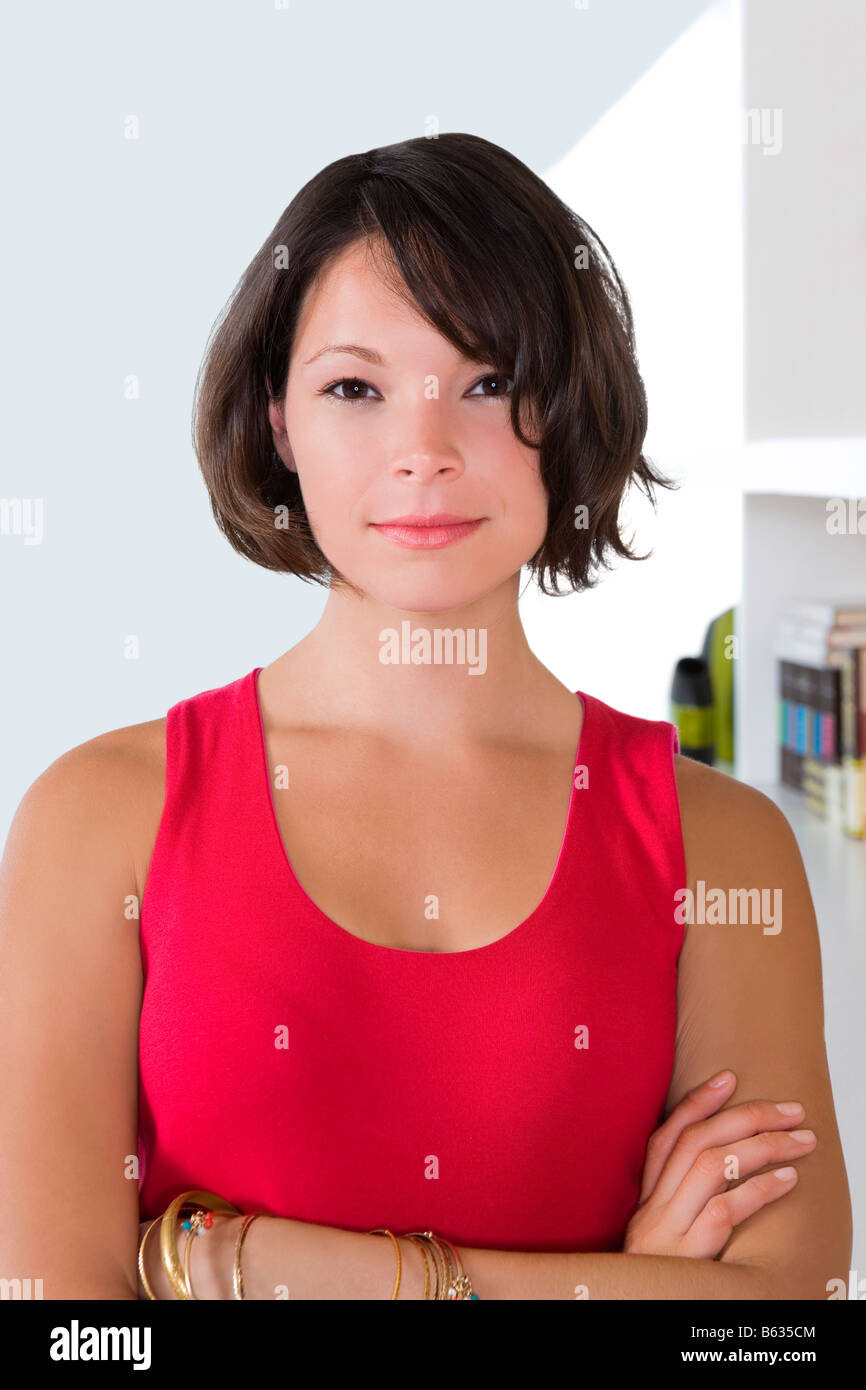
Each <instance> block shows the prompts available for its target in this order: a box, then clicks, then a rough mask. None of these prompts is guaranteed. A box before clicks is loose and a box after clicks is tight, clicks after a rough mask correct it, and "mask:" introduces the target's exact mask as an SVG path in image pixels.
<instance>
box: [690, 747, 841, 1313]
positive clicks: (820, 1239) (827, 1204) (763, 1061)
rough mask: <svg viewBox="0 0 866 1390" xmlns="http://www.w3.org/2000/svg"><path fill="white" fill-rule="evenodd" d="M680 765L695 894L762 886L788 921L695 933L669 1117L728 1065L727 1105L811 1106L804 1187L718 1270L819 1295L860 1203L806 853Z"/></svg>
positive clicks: (734, 790) (735, 1243)
mask: <svg viewBox="0 0 866 1390" xmlns="http://www.w3.org/2000/svg"><path fill="white" fill-rule="evenodd" d="M677 765H678V766H677V781H678V787H679V794H680V805H681V810H682V821H683V834H684V839H685V848H686V861H687V870H688V882H689V886H690V887H691V888H692V890H693V891H696V890H697V881H698V880H699V879H702V880H703V881H704V884H705V885H706V888H707V890H709V889H710V888H722V889H723V890H724V891H725V894H726V895H728V896H729V894H728V890H729V889H735V890H736V889H743V890H747V889H751V888H757V889H766V890H768V895H767V899H766V906H767V907H768V908H769V909H770V911H769V912H767V913H766V914H764V917H765V919H766V918H769V917H771V916H773V915H774V911H773V909H774V907H775V908H778V909H779V910H780V913H781V915H780V917H778V918H777V921H776V922H775V923H774V922H771V921H768V920H763V921H762V922H760V923H755V924H749V923H744V922H742V921H740V922H739V923H729V924H728V925H714V924H712V923H710V922H697V921H696V922H694V923H693V924H692V925H689V926H688V927H687V928H686V940H685V943H684V946H683V950H682V954H681V956H680V962H679V1025H678V1033H677V1047H676V1063H675V1068H674V1074H673V1078H672V1082H671V1087H670V1092H669V1096H668V1105H667V1111H668V1113H669V1112H670V1110H671V1109H673V1107H674V1106H675V1105H676V1104H677V1102H678V1100H679V1099H680V1097H681V1096H682V1095H683V1094H684V1093H685V1092H686V1091H687V1090H689V1088H690V1087H692V1086H693V1085H695V1083H696V1082H697V1081H698V1080H700V1079H701V1078H703V1077H705V1076H709V1075H710V1074H711V1073H712V1072H714V1071H719V1070H721V1069H722V1068H723V1067H730V1068H731V1069H732V1070H733V1071H734V1072H735V1073H736V1076H737V1088H736V1090H735V1091H734V1092H733V1093H732V1095H731V1097H730V1100H729V1101H728V1102H727V1104H728V1105H733V1104H740V1103H742V1102H743V1101H748V1100H751V1099H763V1098H766V1097H770V1096H772V1097H773V1098H778V1099H784V1100H791V1101H799V1102H800V1103H801V1104H802V1105H803V1107H804V1111H805V1116H804V1118H803V1120H802V1122H801V1123H802V1126H803V1127H804V1128H808V1129H812V1130H814V1132H815V1134H816V1136H817V1144H816V1145H815V1147H814V1149H813V1151H812V1152H811V1153H808V1154H807V1155H806V1156H805V1157H804V1158H803V1159H802V1160H801V1161H800V1162H798V1163H797V1173H798V1179H797V1184H796V1187H795V1188H794V1190H793V1191H792V1192H790V1193H789V1194H788V1195H787V1196H786V1197H784V1198H783V1200H782V1201H780V1202H778V1203H775V1204H773V1205H771V1206H767V1207H765V1208H763V1209H762V1210H761V1211H758V1212H756V1213H755V1214H754V1215H753V1216H750V1217H749V1218H748V1219H747V1220H746V1221H744V1222H743V1223H742V1224H741V1225H739V1226H738V1227H737V1228H736V1230H735V1231H734V1232H733V1233H732V1235H731V1237H730V1240H729V1241H728V1243H727V1245H726V1247H725V1249H724V1251H723V1253H722V1256H721V1263H722V1264H736V1265H738V1266H740V1267H750V1268H752V1269H754V1270H756V1271H759V1272H761V1273H762V1274H763V1276H764V1278H765V1279H766V1281H767V1282H768V1284H769V1286H770V1287H771V1288H772V1289H773V1291H774V1293H773V1296H774V1297H777V1298H783V1299H803V1298H808V1299H823V1298H826V1297H827V1296H828V1295H827V1283H828V1281H829V1280H831V1279H839V1278H841V1279H843V1280H844V1281H845V1282H846V1283H847V1278H848V1270H849V1266H850V1261H851V1249H852V1221H851V1202H850V1197H849V1192H848V1180H847V1174H846V1171H845V1163H844V1158H843V1154H842V1147H841V1143H840V1140H839V1131H838V1127H837V1123H836V1114H835V1108H834V1104H833V1094H832V1088H831V1084H830V1075H829V1070H828V1066H827V1055H826V1049H825V1044H824V1009H823V993H822V973H821V952H820V944H819V937H818V928H817V924H816V920H815V911H814V907H813V904H812V897H811V893H810V890H809V884H808V881H807V878H806V873H805V869H804V867H803V861H802V857H801V854H800V850H799V846H798V844H797V840H796V837H795V835H794V832H793V831H792V829H791V827H790V825H789V823H788V821H787V819H786V818H785V816H784V815H783V814H782V812H781V811H780V810H779V808H778V807H777V806H776V805H775V803H774V802H772V801H771V800H770V799H769V798H768V797H766V796H764V795H763V794H762V793H761V792H758V791H756V790H755V789H754V788H752V787H748V786H745V785H744V784H743V783H741V782H737V781H736V780H734V779H733V778H731V777H727V776H725V775H724V774H723V773H721V772H719V771H717V770H715V769H712V768H707V767H702V766H701V765H700V764H697V763H694V762H692V761H691V760H690V759H688V758H682V757H678V758H677ZM706 915H707V916H709V913H707V914H706ZM728 915H730V914H728ZM740 915H741V916H743V915H745V914H742V913H740ZM780 923H781V930H777V929H776V928H777V927H778V926H779V924H780ZM827 929H828V930H829V931H832V929H833V923H832V922H830V923H827Z"/></svg>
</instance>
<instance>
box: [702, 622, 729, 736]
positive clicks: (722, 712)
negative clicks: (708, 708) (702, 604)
mask: <svg viewBox="0 0 866 1390" xmlns="http://www.w3.org/2000/svg"><path fill="white" fill-rule="evenodd" d="M732 639H733V640H732ZM735 641H736V638H735V633H734V609H733V608H729V609H728V610H727V612H725V613H721V614H720V615H719V617H718V618H714V619H713V621H712V622H711V623H710V625H709V627H708V628H707V635H706V638H705V639H704V649H703V652H702V656H703V658H704V660H705V661H706V663H707V668H708V670H709V673H710V683H711V685H712V690H713V703H712V721H713V740H712V741H713V745H714V748H715V759H716V761H717V762H722V763H733V761H734V650H735V646H734V643H735Z"/></svg>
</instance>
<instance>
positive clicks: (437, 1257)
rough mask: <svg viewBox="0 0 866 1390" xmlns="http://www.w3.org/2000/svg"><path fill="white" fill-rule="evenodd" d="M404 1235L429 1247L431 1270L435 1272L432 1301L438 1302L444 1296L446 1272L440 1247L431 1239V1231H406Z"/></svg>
mask: <svg viewBox="0 0 866 1390" xmlns="http://www.w3.org/2000/svg"><path fill="white" fill-rule="evenodd" d="M406 1234H407V1235H413V1236H417V1238H418V1239H419V1240H422V1241H423V1242H424V1244H425V1245H429V1247H430V1250H431V1252H432V1256H433V1268H434V1270H435V1271H436V1288H435V1290H434V1293H433V1300H434V1302H438V1301H440V1300H441V1299H442V1298H444V1296H445V1295H444V1292H443V1290H444V1286H445V1273H446V1271H445V1260H444V1256H443V1254H442V1250H441V1247H440V1246H438V1245H437V1244H436V1241H435V1240H434V1238H433V1232H432V1231H408V1232H407V1233H406ZM440 1265H441V1266H442V1274H441V1275H440V1273H439V1268H440Z"/></svg>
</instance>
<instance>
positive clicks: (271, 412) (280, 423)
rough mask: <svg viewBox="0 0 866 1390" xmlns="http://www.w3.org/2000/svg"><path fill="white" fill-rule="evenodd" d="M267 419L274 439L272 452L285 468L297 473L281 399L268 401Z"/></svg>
mask: <svg viewBox="0 0 866 1390" xmlns="http://www.w3.org/2000/svg"><path fill="white" fill-rule="evenodd" d="M268 420H269V423H270V426H271V437H272V439H273V441H274V453H275V454H276V456H277V458H278V459H279V460H280V462H281V463H283V464H284V465H285V467H286V468H288V469H290V470H291V472H292V473H297V471H298V470H297V468H296V466H295V456H294V454H293V453H292V446H291V444H290V443H289V436H288V435H287V434H286V420H285V415H284V414H283V403H282V401H279V400H275V399H273V398H271V399H270V400H269V401H268Z"/></svg>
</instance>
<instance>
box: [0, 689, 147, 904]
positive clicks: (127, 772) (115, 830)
mask: <svg viewBox="0 0 866 1390" xmlns="http://www.w3.org/2000/svg"><path fill="white" fill-rule="evenodd" d="M165 728H166V716H164V715H163V716H162V717H161V718H159V719H150V720H146V721H144V722H142V723H138V724H129V725H126V726H124V727H121V728H117V729H110V730H108V731H107V732H105V733H102V734H97V735H95V736H94V737H93V738H89V739H86V740H85V741H84V742H82V743H79V744H75V745H74V746H73V747H71V748H69V749H67V750H66V751H65V752H63V753H61V754H60V755H59V756H58V757H57V758H55V759H54V760H53V762H51V763H49V765H48V766H47V767H46V768H45V770H44V771H43V772H41V773H40V774H39V775H38V776H37V777H36V778H35V779H34V780H33V782H32V783H31V784H30V786H29V787H28V788H27V790H26V791H25V793H24V795H23V797H22V798H21V800H20V802H19V804H18V807H17V809H16V812H15V815H14V817H13V821H12V826H11V827H10V831H9V836H8V838H7V849H8V848H9V845H10V842H11V843H12V844H13V847H14V848H16V850H17V852H18V853H19V854H23V855H24V856H25V857H29V856H30V855H39V856H44V857H45V858H46V859H50V858H51V857H52V854H53V851H57V852H58V857H59V858H61V859H62V858H63V857H64V856H63V853H62V848H63V845H64V844H71V843H81V844H84V843H87V844H92V845H95V846H98V847H101V848H102V849H103V851H104V853H105V855H106V856H114V857H119V856H124V857H125V858H126V860H127V862H128V863H129V864H130V865H131V866H132V868H133V870H134V877H135V881H136V886H137V889H138V891H139V893H140V892H141V890H142V889H143V886H144V877H145V875H146V871H147V865H148V863H149V860H150V854H151V852H152V849H153V844H154V841H155V838H156V830H157V827H158V825H159V819H160V816H161V814H162V808H163V803H164V799H165Z"/></svg>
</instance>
